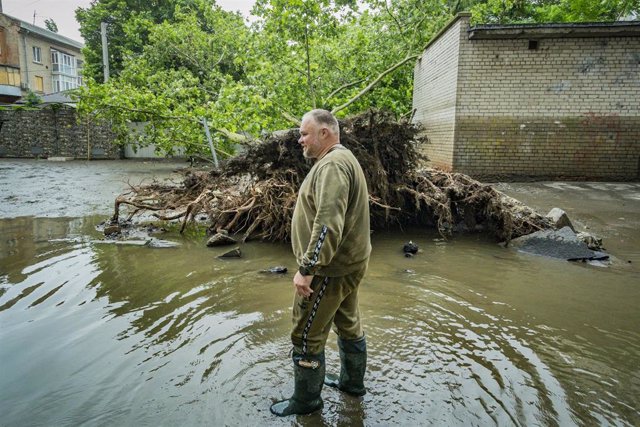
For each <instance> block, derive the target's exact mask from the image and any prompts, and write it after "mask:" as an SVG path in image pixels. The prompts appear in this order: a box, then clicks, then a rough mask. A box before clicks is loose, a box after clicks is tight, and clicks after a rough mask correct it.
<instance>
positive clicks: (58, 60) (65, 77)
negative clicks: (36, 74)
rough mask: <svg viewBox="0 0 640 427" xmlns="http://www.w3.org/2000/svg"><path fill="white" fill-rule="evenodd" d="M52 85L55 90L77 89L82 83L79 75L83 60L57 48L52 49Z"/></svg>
mask: <svg viewBox="0 0 640 427" xmlns="http://www.w3.org/2000/svg"><path fill="white" fill-rule="evenodd" d="M51 65H52V71H53V76H52V87H53V91H54V92H61V91H63V90H69V89H75V88H77V87H79V86H80V85H81V84H82V77H81V76H80V75H79V71H81V69H80V68H81V67H82V65H83V63H82V61H81V60H78V59H76V57H75V56H73V55H68V54H66V53H64V52H60V51H58V50H55V49H51Z"/></svg>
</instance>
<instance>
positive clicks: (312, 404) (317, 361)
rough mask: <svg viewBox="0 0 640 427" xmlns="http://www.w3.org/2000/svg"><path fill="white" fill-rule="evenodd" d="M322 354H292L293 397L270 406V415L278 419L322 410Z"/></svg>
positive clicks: (323, 369)
mask: <svg viewBox="0 0 640 427" xmlns="http://www.w3.org/2000/svg"><path fill="white" fill-rule="evenodd" d="M324 372H325V367H324V352H322V353H320V354H315V355H306V356H303V355H301V354H298V353H295V352H294V354H293V374H294V381H295V386H294V390H293V396H291V398H289V399H287V400H282V401H280V402H276V403H274V404H273V405H271V413H272V414H274V415H277V416H279V417H286V416H287V415H303V414H310V413H311V412H315V411H317V410H319V409H322V406H323V403H322V398H321V397H320V392H321V391H322V386H323V380H324Z"/></svg>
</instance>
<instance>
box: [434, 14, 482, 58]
mask: <svg viewBox="0 0 640 427" xmlns="http://www.w3.org/2000/svg"><path fill="white" fill-rule="evenodd" d="M462 18H471V12H459V13H457V14H456V16H454V17H453V18H451V19H450V20H449V22H447V23H446V24H445V26H444V27H442V29H441V30H440V31H438V32H437V33H436V35H434V36H433V37H431V40H429V41H428V42H427V44H426V45H424V47H423V48H422V51H423V52H424V51H425V50H427V48H428V47H429V46H431V45H432V44H433V43H435V42H436V41H437V40H438V39H439V38H440V37H442V35H443V34H444V33H446V32H447V31H448V30H449V28H451V26H453V24H455V23H456V22H457V21H458V20H460V19H462Z"/></svg>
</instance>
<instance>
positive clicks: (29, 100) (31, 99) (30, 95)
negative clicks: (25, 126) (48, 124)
mask: <svg viewBox="0 0 640 427" xmlns="http://www.w3.org/2000/svg"><path fill="white" fill-rule="evenodd" d="M24 101H25V105H26V106H27V107H37V106H38V105H39V104H41V103H42V99H41V98H40V97H39V96H38V95H36V94H35V93H34V92H32V91H29V92H27V96H25V97H24Z"/></svg>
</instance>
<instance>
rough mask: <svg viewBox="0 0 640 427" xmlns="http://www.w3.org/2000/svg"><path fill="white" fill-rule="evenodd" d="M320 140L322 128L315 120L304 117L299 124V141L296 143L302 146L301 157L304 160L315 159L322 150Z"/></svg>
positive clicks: (321, 140)
mask: <svg viewBox="0 0 640 427" xmlns="http://www.w3.org/2000/svg"><path fill="white" fill-rule="evenodd" d="M323 140H324V138H322V128H320V127H319V126H318V125H317V124H316V122H315V120H313V119H312V118H309V117H306V118H305V119H304V120H302V123H301V124H300V139H298V143H299V144H300V145H302V155H303V156H304V157H305V158H306V159H317V158H318V156H319V155H320V154H321V153H322V151H323V150H324V146H323Z"/></svg>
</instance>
